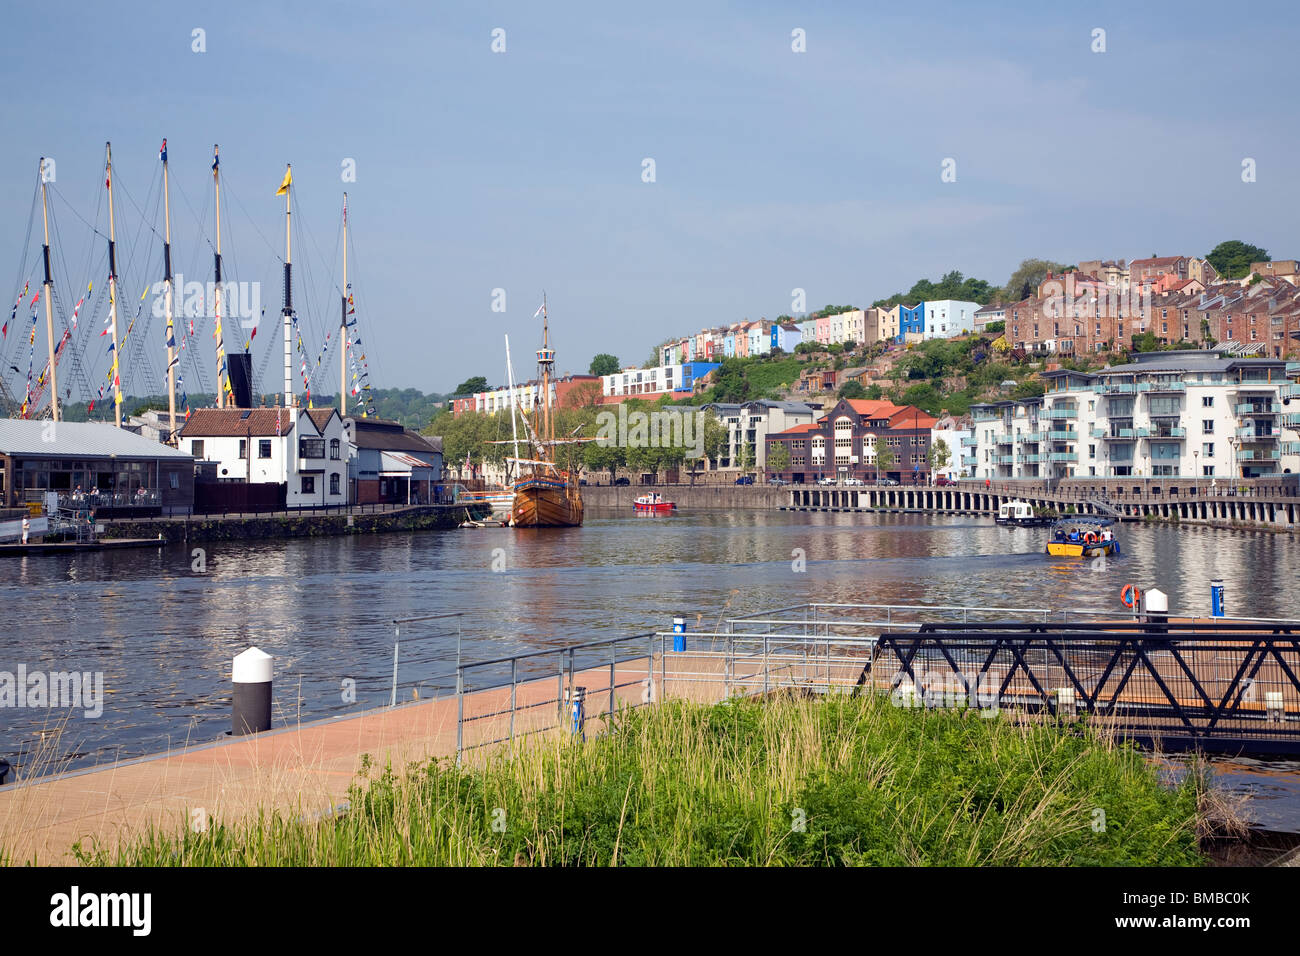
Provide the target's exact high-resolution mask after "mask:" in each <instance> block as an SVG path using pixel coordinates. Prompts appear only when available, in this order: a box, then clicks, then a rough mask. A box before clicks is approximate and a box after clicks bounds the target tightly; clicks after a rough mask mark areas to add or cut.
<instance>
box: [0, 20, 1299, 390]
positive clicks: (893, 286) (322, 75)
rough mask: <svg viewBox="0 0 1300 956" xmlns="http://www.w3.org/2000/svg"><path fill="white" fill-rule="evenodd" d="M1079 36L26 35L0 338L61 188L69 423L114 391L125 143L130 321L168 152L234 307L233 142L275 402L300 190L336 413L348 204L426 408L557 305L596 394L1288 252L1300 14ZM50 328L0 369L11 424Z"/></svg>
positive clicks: (374, 289) (762, 24)
mask: <svg viewBox="0 0 1300 956" xmlns="http://www.w3.org/2000/svg"><path fill="white" fill-rule="evenodd" d="M1073 6H1074V7H1076V9H1068V10H1059V11H1058V10H1055V9H1048V8H1046V5H1041V4H1030V3H1023V4H1021V3H989V4H981V5H978V6H977V5H973V4H967V3H954V4H946V3H917V4H901V5H900V4H889V5H884V4H860V3H820V4H789V3H787V4H782V3H764V2H758V3H745V4H741V3H698V2H696V3H675V2H656V3H653V4H629V5H622V4H602V3H591V4H586V3H557V4H536V3H518V4H504V3H470V2H465V3H457V2H451V3H436V4H431V3H390V4H384V3H376V4H359V3H330V2H313V3H306V2H293V3H285V4H274V5H272V4H264V3H246V2H242V0H241V2H226V3H221V4H212V3H205V4H195V5H188V4H184V3H158V4H147V3H146V4H141V3H132V2H129V0H128V2H125V3H120V4H111V5H102V4H89V3H87V4H71V3H64V2H58V0H55V2H45V3H42V4H35V5H33V4H27V5H20V6H14V7H12V8H11V9H10V10H9V11H8V17H7V21H8V26H9V35H10V38H11V42H10V43H9V44H8V45H7V50H6V55H5V56H4V57H3V58H0V81H2V82H3V84H4V88H5V91H6V93H5V97H4V100H3V103H2V104H0V117H3V125H4V129H5V130H6V131H7V135H6V137H5V145H4V148H3V149H2V150H0V187H3V188H0V216H2V217H3V222H4V224H5V228H3V229H2V230H0V281H3V282H9V283H12V286H11V289H10V290H8V295H9V302H8V303H7V304H0V307H4V305H10V306H11V305H12V303H13V301H14V299H15V298H16V297H17V296H18V294H19V292H20V291H21V290H22V288H23V284H24V282H30V283H31V285H32V288H33V290H34V289H35V288H36V286H37V285H38V284H39V282H40V280H41V269H40V244H41V218H40V206H39V198H38V189H37V179H38V176H37V171H38V168H39V159H40V157H42V156H49V157H52V158H54V159H55V161H56V166H55V169H56V174H57V175H56V180H55V182H54V183H53V184H51V193H50V209H51V216H52V220H53V224H54V229H55V235H54V236H53V245H54V248H55V253H54V259H55V263H56V265H55V284H56V289H57V291H58V295H59V298H58V302H59V305H60V306H61V308H62V313H61V316H60V319H59V321H61V322H63V323H66V322H67V321H68V317H69V314H70V312H71V309H72V306H73V305H74V304H75V301H76V299H77V297H78V296H79V295H80V294H81V292H83V291H84V290H85V287H86V285H87V283H89V282H90V281H92V280H93V281H94V282H95V284H96V293H94V294H92V296H91V297H89V299H88V302H89V304H88V305H87V306H86V311H85V312H83V314H82V315H81V317H80V319H79V331H78V333H77V335H78V336H79V337H78V338H74V345H75V346H76V349H77V355H78V359H79V361H81V362H82V367H81V368H80V369H79V370H75V374H74V370H73V369H71V368H70V369H69V371H68V373H67V374H64V372H63V367H64V363H63V360H61V362H60V376H61V381H60V391H61V392H63V391H65V381H66V382H67V386H66V387H67V388H70V389H72V398H73V399H74V400H76V399H84V398H88V397H90V395H87V394H82V393H83V392H84V391H85V390H90V389H93V388H94V387H95V386H96V385H97V384H98V382H100V381H101V380H103V378H104V376H105V373H106V370H107V369H108V367H109V364H108V363H109V359H108V356H107V353H106V352H105V351H104V349H103V342H104V341H105V340H104V339H103V338H101V337H99V336H98V332H99V330H100V329H101V328H102V326H103V319H104V317H105V316H106V315H107V309H108V306H107V301H106V298H104V297H103V296H102V288H103V278H104V276H106V274H107V265H106V262H107V256H106V247H107V239H106V233H107V211H106V205H105V203H106V199H105V190H104V188H103V186H104V144H105V142H107V141H112V144H113V160H114V174H115V179H114V194H115V196H114V199H115V205H116V229H117V238H118V249H119V270H118V271H119V274H120V276H121V281H122V287H123V293H122V295H121V296H120V297H119V302H120V303H121V304H122V308H123V310H124V313H125V314H124V317H123V320H122V324H123V326H124V325H125V324H126V323H127V322H129V320H130V318H131V316H132V315H134V314H135V310H136V309H139V308H141V306H140V305H139V294H140V291H141V290H144V289H146V287H147V286H148V285H149V284H150V283H152V282H155V281H157V280H158V279H161V277H162V253H161V230H162V217H161V211H160V210H161V205H160V203H159V201H158V197H159V195H160V188H159V182H160V163H159V161H158V147H159V144H160V141H161V140H162V139H163V138H164V137H166V138H167V141H168V149H169V165H170V178H171V212H172V231H173V244H172V248H173V262H174V268H175V269H176V270H177V271H179V272H182V273H184V274H185V276H186V279H187V280H189V279H199V280H204V281H206V280H207V279H208V278H210V272H211V268H212V265H211V256H212V242H213V225H212V177H211V175H210V172H209V167H210V165H211V161H212V147H213V144H214V143H219V144H220V146H221V169H222V174H223V180H222V190H223V192H222V243H223V256H224V262H225V271H226V275H227V278H228V279H231V280H234V281H237V282H248V283H260V286H259V288H260V291H261V306H262V308H263V309H265V315H266V317H265V318H263V319H262V320H261V324H260V325H259V326H258V332H259V334H258V337H257V338H256V339H255V340H254V342H253V346H254V370H255V372H260V375H259V378H258V381H257V389H258V391H259V392H262V393H267V392H274V391H278V390H280V389H281V388H282V384H281V383H282V382H283V371H282V367H283V359H282V346H281V345H280V344H279V342H278V341H277V340H276V338H275V336H276V335H277V334H278V333H279V330H278V327H277V320H278V317H279V315H278V314H279V311H280V304H281V302H280V296H281V279H280V276H281V270H282V265H281V263H282V257H283V254H284V248H283V245H284V201H283V199H277V198H276V197H275V195H274V193H275V190H276V188H277V187H278V186H279V184H280V180H281V178H282V176H283V174H284V170H285V165H286V163H292V164H293V171H294V207H295V208H294V227H293V228H294V240H293V241H294V251H293V261H294V272H295V296H294V299H295V306H296V307H297V310H298V313H299V316H300V328H301V332H302V334H303V340H304V344H303V347H304V353H305V354H306V356H307V361H308V364H309V366H312V367H313V374H315V378H314V379H313V390H314V391H316V392H318V393H332V392H334V391H335V390H336V389H337V383H338V377H339V375H338V369H337V358H336V357H335V356H336V355H337V353H336V352H335V351H333V350H332V348H331V351H330V352H328V353H326V359H325V362H324V365H323V366H322V369H321V371H320V372H319V373H315V372H314V362H315V360H316V358H317V356H318V355H320V354H321V350H322V348H323V347H324V337H325V334H326V332H327V331H329V330H330V329H333V328H335V327H336V326H337V323H338V314H339V305H338V297H339V295H340V291H339V290H340V288H341V255H340V253H339V246H340V244H339V225H340V218H341V217H340V209H341V203H342V194H343V192H344V191H347V193H348V195H349V227H350V242H349V246H350V252H349V279H350V280H351V282H352V283H353V288H354V291H355V293H356V299H357V304H358V310H357V317H358V326H357V334H358V335H360V336H361V338H362V341H363V346H362V348H361V349H360V350H359V352H364V354H366V356H367V362H368V365H369V370H370V379H371V383H372V384H373V385H375V386H379V387H394V388H407V387H413V388H418V389H421V390H422V391H425V392H448V391H451V390H452V389H453V388H454V387H455V386H456V385H457V384H458V383H460V382H461V381H463V380H465V379H467V378H469V377H470V376H472V375H478V374H481V375H484V376H485V377H487V379H488V380H489V382H492V383H500V382H504V380H505V356H504V342H503V335H505V334H508V335H509V336H510V341H511V350H512V353H513V357H514V365H515V371H516V375H517V377H520V378H527V377H529V376H531V375H532V374H533V373H534V370H535V369H534V365H533V357H532V352H533V351H534V350H535V349H536V348H537V347H538V345H539V344H540V335H541V328H540V320H538V319H535V318H533V315H534V312H535V311H536V309H537V307H538V305H540V303H541V300H542V295H543V292H545V294H546V296H547V300H548V302H549V315H550V319H551V335H552V344H553V345H554V347H555V348H556V349H557V350H558V361H557V370H558V371H560V372H562V373H563V372H586V371H587V367H588V364H589V362H590V360H591V357H592V356H593V355H594V354H596V353H599V352H610V353H613V354H615V355H617V356H618V357H619V359H620V360H621V361H623V362H624V363H625V364H635V365H640V364H642V363H643V362H644V361H646V359H647V358H648V355H649V353H650V350H651V348H652V346H654V345H655V344H656V343H659V342H661V341H663V340H664V339H666V338H668V337H669V336H678V335H685V334H689V333H691V332H694V331H698V330H699V329H701V328H703V327H706V326H712V325H717V324H725V323H729V322H736V321H740V320H743V319H757V318H760V317H767V318H774V317H775V316H777V315H779V314H782V313H790V312H791V311H792V306H793V299H794V295H795V290H803V291H804V293H805V297H806V303H807V308H808V310H810V311H811V310H814V309H817V308H820V307H821V306H823V305H826V304H828V303H834V304H850V303H851V304H854V305H858V306H865V305H869V304H870V302H871V301H872V300H875V299H878V298H882V297H885V296H887V295H890V294H892V293H894V292H898V291H906V290H907V289H908V288H909V287H910V286H911V285H912V283H913V282H914V281H916V280H917V279H918V278H922V277H927V278H931V279H938V278H939V277H940V276H941V275H942V274H943V273H944V272H947V271H949V270H952V269H957V270H960V271H961V272H963V273H964V274H966V275H968V276H969V275H974V276H977V277H980V278H984V279H987V280H989V281H990V282H993V283H995V284H999V285H1000V284H1002V283H1005V282H1006V280H1007V278H1008V276H1009V275H1010V274H1011V272H1012V271H1013V270H1014V269H1015V267H1016V266H1017V265H1018V263H1019V262H1020V261H1021V260H1022V259H1024V258H1028V257H1041V258H1049V259H1055V260H1058V261H1061V262H1067V263H1073V262H1077V261H1079V260H1082V259H1095V258H1127V259H1132V258H1139V257H1146V256H1150V255H1153V254H1158V255H1204V254H1205V253H1206V252H1208V251H1209V250H1210V249H1211V248H1213V246H1214V245H1216V244H1217V243H1218V242H1220V241H1222V240H1225V239H1242V240H1244V241H1247V242H1251V243H1254V244H1256V245H1259V246H1262V247H1264V248H1266V249H1267V250H1268V251H1269V252H1270V253H1271V254H1272V255H1273V257H1274V258H1300V241H1297V239H1296V237H1295V236H1294V235H1293V231H1294V230H1293V228H1292V224H1293V223H1294V222H1295V210H1296V208H1297V201H1298V200H1300V185H1298V177H1297V168H1296V164H1297V160H1296V158H1295V157H1297V156H1300V148H1298V147H1300V142H1297V140H1300V132H1297V129H1296V126H1295V124H1294V123H1292V122H1290V116H1291V112H1292V110H1291V109H1290V107H1291V106H1292V104H1291V102H1290V94H1291V92H1292V90H1293V86H1294V76H1295V74H1294V67H1293V62H1294V50H1295V49H1296V41H1297V39H1298V37H1297V33H1298V32H1300V27H1298V26H1297V25H1296V24H1295V22H1294V18H1292V17H1291V16H1289V14H1288V8H1287V6H1285V5H1283V4H1280V3H1274V4H1270V3H1260V4H1255V5H1252V7H1251V8H1250V14H1249V16H1242V17H1239V18H1236V17H1233V16H1232V10H1231V9H1228V8H1225V7H1223V6H1222V5H1221V4H1215V5H1209V4H1200V3H1195V2H1184V3H1168V4H1157V3H1152V4H1142V5H1140V6H1141V8H1140V9H1136V8H1137V7H1138V5H1136V4H1127V3H1126V4H1108V3H1096V4H1088V5H1073ZM196 30H198V31H202V33H201V34H196V33H195V31H196ZM1097 30H1102V31H1104V35H1101V34H1097V33H1096V32H1095V31H1097ZM494 31H504V33H503V34H502V33H497V34H495V40H494ZM796 31H801V33H800V34H798V35H796ZM1099 37H1101V38H1102V40H1103V42H1104V51H1097V50H1095V49H1094V48H1096V47H1098V46H1099V42H1098V38H1099ZM800 38H802V46H803V50H802V51H797V50H796V49H795V47H797V46H799V45H800ZM200 40H201V41H202V42H201V43H200V42H199V41H200ZM502 41H504V51H503V52H496V51H494V49H493V46H494V43H495V45H496V46H497V47H498V48H499V47H500V46H501V44H502ZM199 46H201V47H202V50H197V49H196V47H199ZM647 160H652V161H653V177H649V176H648V173H647V162H646V161H647ZM947 160H951V161H952V162H951V163H948V168H949V169H950V170H954V171H955V179H954V180H953V181H944V177H943V176H942V175H941V174H942V173H943V171H944V168H945V161H947ZM1246 160H1253V168H1254V181H1253V182H1244V181H1243V162H1245V161H1246ZM349 163H350V165H349ZM349 168H351V169H354V170H355V177H354V181H346V182H345V181H344V179H345V175H346V174H347V171H348V169H349ZM648 178H649V179H652V181H646V180H647V179H648ZM948 178H949V179H952V178H953V177H951V176H949V177H948ZM34 200H36V202H35V203H34ZM497 290H504V311H499V309H500V307H501V305H502V302H503V300H502V297H501V295H500V293H499V292H497ZM29 300H30V294H29V296H28V299H27V300H25V301H24V302H23V304H22V306H21V307H20V308H19V310H18V316H17V319H16V322H14V323H11V328H10V330H9V332H8V333H7V334H6V336H5V338H4V341H3V344H2V345H0V357H3V360H4V365H5V366H6V381H7V383H8V385H9V388H10V390H11V391H15V390H16V391H17V393H18V394H19V396H20V397H21V395H22V392H23V389H24V387H25V381H26V377H27V368H28V364H29V362H30V361H32V354H31V348H30V346H29V344H28V330H29V329H30V321H29V318H30V317H29V313H28V311H27V305H28V301H29ZM150 301H151V300H150ZM147 304H148V302H146V305H147ZM494 305H495V306H496V309H494ZM92 309H93V310H94V314H88V313H90V312H91V311H92ZM148 313H149V309H148V308H144V309H143V310H142V317H141V319H140V320H139V325H138V327H137V330H136V331H135V332H133V335H137V336H138V342H137V343H136V344H135V346H133V347H132V348H131V349H128V348H124V349H123V350H122V354H123V355H124V356H125V358H124V365H125V368H124V379H125V380H126V383H127V391H128V392H131V393H135V394H145V393H148V392H151V391H152V392H155V393H156V392H158V391H160V390H161V388H162V378H161V376H162V374H163V372H164V370H165V366H166V360H165V357H164V352H163V331H162V327H161V325H160V324H157V323H154V324H151V325H148V327H147V328H146V325H147V324H148ZM8 314H9V313H8V312H6V313H5V315H6V317H7V316H8ZM39 322H40V324H39V325H38V332H39V334H38V338H37V343H36V348H35V352H34V360H35V364H36V370H37V372H39V368H40V364H41V362H42V361H43V357H44V348H45V340H44V324H43V323H44V314H43V312H41V313H39ZM210 331H211V329H210V326H208V327H207V328H206V329H205V328H204V326H203V325H202V322H200V323H199V334H198V335H197V336H196V338H195V339H194V340H192V345H190V346H189V348H190V349H192V352H191V355H190V356H187V359H186V361H185V362H184V363H182V368H183V369H186V370H187V371H186V373H185V374H186V375H187V376H189V383H190V384H189V385H188V386H187V387H188V388H190V389H191V390H192V391H198V390H200V388H199V386H201V385H202V384H203V381H204V379H203V376H204V375H205V374H206V379H207V382H208V384H209V385H210V383H211V379H212V376H213V373H212V370H211V366H213V365H214V362H215V360H214V359H213V358H212V351H213V349H212V341H211V335H210ZM205 333H206V334H205ZM336 340H337V332H333V333H332V337H331V345H332V344H333V342H335V341H336ZM132 358H135V361H130V360H131V359H132ZM190 363H194V364H193V365H191V364H190ZM10 365H13V366H16V367H18V371H17V372H15V371H13V369H10V368H8V366H10ZM190 369H193V370H190ZM295 381H296V384H297V389H298V391H299V392H301V391H302V380H301V377H300V376H299V375H298V373H296V372H295Z"/></svg>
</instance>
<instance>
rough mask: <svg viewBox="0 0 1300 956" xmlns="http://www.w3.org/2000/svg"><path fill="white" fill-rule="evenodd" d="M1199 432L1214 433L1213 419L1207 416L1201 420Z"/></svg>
mask: <svg viewBox="0 0 1300 956" xmlns="http://www.w3.org/2000/svg"><path fill="white" fill-rule="evenodd" d="M1201 434H1202V435H1213V434H1214V419H1212V418H1207V419H1205V420H1204V421H1203V422H1201Z"/></svg>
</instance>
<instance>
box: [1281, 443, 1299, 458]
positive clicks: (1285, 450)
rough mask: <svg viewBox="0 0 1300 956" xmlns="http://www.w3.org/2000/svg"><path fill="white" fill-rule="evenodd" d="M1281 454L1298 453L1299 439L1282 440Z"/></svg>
mask: <svg viewBox="0 0 1300 956" xmlns="http://www.w3.org/2000/svg"><path fill="white" fill-rule="evenodd" d="M1282 454H1284V455H1300V441H1284V442H1282Z"/></svg>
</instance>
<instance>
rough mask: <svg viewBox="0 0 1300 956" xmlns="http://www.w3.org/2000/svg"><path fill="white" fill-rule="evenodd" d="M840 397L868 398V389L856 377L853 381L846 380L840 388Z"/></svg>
mask: <svg viewBox="0 0 1300 956" xmlns="http://www.w3.org/2000/svg"><path fill="white" fill-rule="evenodd" d="M839 394H840V398H849V399H852V398H866V397H867V390H866V389H865V388H863V387H862V383H861V382H859V381H857V380H856V379H855V380H853V381H851V382H845V383H844V385H843V386H841V388H840V393H839Z"/></svg>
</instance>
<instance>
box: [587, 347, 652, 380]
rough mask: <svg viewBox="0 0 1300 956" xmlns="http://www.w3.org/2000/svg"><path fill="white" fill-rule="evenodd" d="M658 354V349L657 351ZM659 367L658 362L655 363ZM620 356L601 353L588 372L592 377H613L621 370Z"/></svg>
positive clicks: (595, 357)
mask: <svg viewBox="0 0 1300 956" xmlns="http://www.w3.org/2000/svg"><path fill="white" fill-rule="evenodd" d="M655 351H656V352H658V351H659V350H658V349H655ZM655 364H656V365H658V364H659V363H658V361H656V362H655ZM619 367H620V366H619V364H618V356H616V355H610V354H609V353H608V352H601V353H600V354H599V355H596V356H594V357H593V358H592V360H591V365H590V366H589V367H588V369H587V371H588V372H590V373H591V374H592V375H613V374H614V373H615V372H617V371H618V370H619Z"/></svg>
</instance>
